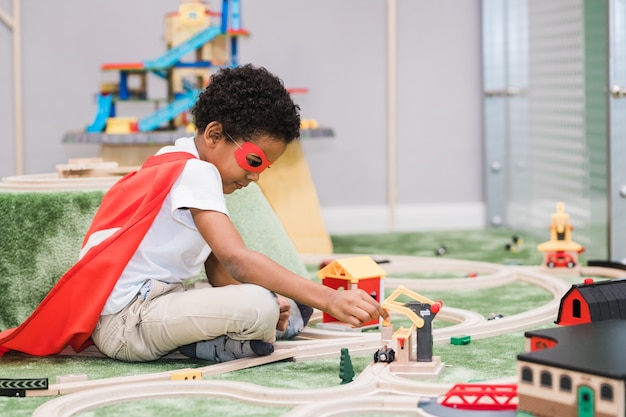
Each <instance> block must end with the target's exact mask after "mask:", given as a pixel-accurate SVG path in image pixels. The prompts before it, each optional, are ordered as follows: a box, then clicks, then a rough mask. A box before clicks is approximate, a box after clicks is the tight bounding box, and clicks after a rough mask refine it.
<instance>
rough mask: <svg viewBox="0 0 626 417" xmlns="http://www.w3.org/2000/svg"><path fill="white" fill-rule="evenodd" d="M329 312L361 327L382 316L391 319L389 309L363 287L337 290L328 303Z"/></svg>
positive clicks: (343, 320)
mask: <svg viewBox="0 0 626 417" xmlns="http://www.w3.org/2000/svg"><path fill="white" fill-rule="evenodd" d="M328 314H330V315H331V316H333V317H335V318H336V319H337V320H339V321H341V322H343V323H347V324H351V325H352V326H354V327H361V326H363V323H367V322H368V321H371V320H378V318H379V317H381V316H382V318H383V319H385V320H388V319H389V313H388V312H387V310H385V309H384V308H382V307H381V306H380V304H379V303H378V302H377V301H376V300H375V299H374V298H373V297H372V296H371V295H369V294H368V293H366V292H365V291H363V290H361V289H358V290H344V291H335V293H334V297H333V298H332V299H331V300H330V302H329V304H328Z"/></svg>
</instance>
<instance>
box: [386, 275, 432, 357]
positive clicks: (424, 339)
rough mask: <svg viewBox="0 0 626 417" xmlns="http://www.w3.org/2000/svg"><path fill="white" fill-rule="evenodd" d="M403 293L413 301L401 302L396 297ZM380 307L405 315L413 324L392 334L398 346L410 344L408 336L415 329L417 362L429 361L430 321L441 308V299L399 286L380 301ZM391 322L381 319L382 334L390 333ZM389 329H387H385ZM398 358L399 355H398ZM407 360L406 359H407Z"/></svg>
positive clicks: (430, 350)
mask: <svg viewBox="0 0 626 417" xmlns="http://www.w3.org/2000/svg"><path fill="white" fill-rule="evenodd" d="M402 295H405V296H407V297H410V298H412V299H413V300H414V301H410V302H408V303H401V302H399V301H397V299H398V298H399V297H400V296H402ZM381 305H382V307H383V308H384V309H386V310H390V311H395V312H398V313H401V314H404V315H405V316H407V317H408V318H409V319H410V320H411V322H412V323H413V326H412V327H411V328H410V329H405V328H403V327H401V328H400V329H398V331H396V333H395V334H394V335H393V338H394V339H396V340H398V344H399V346H400V347H401V348H402V349H404V343H405V342H408V346H409V347H410V346H411V343H410V338H411V335H412V334H413V331H414V330H415V331H416V332H417V352H416V358H417V361H418V362H431V361H432V357H433V337H432V321H433V319H434V318H435V315H437V313H438V312H439V311H440V310H441V307H442V305H443V303H442V302H441V301H432V300H430V299H428V298H426V297H424V296H422V295H420V294H418V293H416V292H414V291H411V290H409V289H408V288H406V287H403V286H400V287H398V288H396V290H395V291H394V292H393V293H392V294H391V295H390V296H389V297H387V298H386V299H385V301H383V302H382V304H381ZM390 328H391V322H390V321H388V320H384V321H383V329H382V334H383V337H384V335H385V334H389V333H390V330H392V329H390ZM386 329H389V330H386ZM398 359H400V356H399V357H398ZM407 361H408V360H407Z"/></svg>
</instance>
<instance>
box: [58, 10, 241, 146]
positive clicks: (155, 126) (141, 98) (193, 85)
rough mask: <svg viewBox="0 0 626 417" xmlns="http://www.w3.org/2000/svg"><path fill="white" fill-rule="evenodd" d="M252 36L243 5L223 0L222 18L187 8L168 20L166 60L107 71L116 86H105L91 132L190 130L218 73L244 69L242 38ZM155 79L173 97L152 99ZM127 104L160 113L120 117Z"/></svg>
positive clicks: (117, 65) (108, 67)
mask: <svg viewBox="0 0 626 417" xmlns="http://www.w3.org/2000/svg"><path fill="white" fill-rule="evenodd" d="M247 34H248V32H247V31H245V30H243V29H242V28H241V18H240V3H239V0H223V2H222V10H221V12H220V13H217V12H214V11H212V10H210V8H209V7H208V6H207V5H205V4H203V3H199V2H185V3H182V4H181V5H180V6H179V8H178V11H176V12H172V13H169V14H168V15H167V16H166V17H165V43H166V46H167V50H166V52H165V53H164V54H163V55H161V56H159V57H157V58H155V59H146V60H143V61H141V62H125V63H106V64H103V65H102V67H101V70H102V71H103V72H105V73H107V74H110V73H114V74H115V76H116V80H115V81H114V82H106V83H105V82H103V83H102V84H101V87H100V92H99V93H98V95H97V99H96V100H97V112H96V115H95V117H94V119H93V121H92V122H91V124H90V125H89V126H87V128H86V129H85V132H87V133H96V134H97V133H107V134H124V133H137V132H152V131H157V130H170V131H171V130H176V129H180V128H185V127H186V126H187V125H188V123H189V121H188V112H189V110H190V108H191V107H192V106H193V104H194V103H195V101H196V99H197V96H198V94H199V92H200V91H201V90H202V89H203V88H204V86H205V85H206V83H207V82H208V79H209V77H210V75H211V74H212V73H213V72H214V70H216V69H217V68H219V67H222V66H226V65H229V66H236V65H238V58H237V53H238V51H237V41H238V37H239V36H242V35H243V36H245V35H247ZM150 74H153V75H156V76H157V77H158V78H160V79H162V80H164V81H165V82H166V84H167V97H165V98H161V99H151V98H150V97H149V95H148V75H150ZM151 78H153V77H151ZM122 102H132V103H134V104H137V103H141V102H143V103H146V102H153V103H155V106H156V110H154V111H153V112H152V113H150V114H148V115H146V116H143V117H141V118H137V117H118V116H117V105H118V104H120V103H122ZM66 141H67V138H66Z"/></svg>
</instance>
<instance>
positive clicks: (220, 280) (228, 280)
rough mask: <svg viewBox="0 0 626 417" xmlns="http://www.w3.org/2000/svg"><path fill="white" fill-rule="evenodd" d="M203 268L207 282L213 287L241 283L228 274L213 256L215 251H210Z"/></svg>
mask: <svg viewBox="0 0 626 417" xmlns="http://www.w3.org/2000/svg"><path fill="white" fill-rule="evenodd" d="M204 270H205V272H206V277H207V279H208V280H209V283H210V284H211V285H212V286H214V287H224V286H226V285H236V284H241V282H239V281H237V280H236V279H235V278H233V277H231V276H230V274H229V273H228V271H227V270H226V268H224V266H223V265H222V263H221V262H220V261H219V260H218V259H217V257H216V256H215V252H211V254H210V255H209V257H208V258H207V260H206V261H205V262H204Z"/></svg>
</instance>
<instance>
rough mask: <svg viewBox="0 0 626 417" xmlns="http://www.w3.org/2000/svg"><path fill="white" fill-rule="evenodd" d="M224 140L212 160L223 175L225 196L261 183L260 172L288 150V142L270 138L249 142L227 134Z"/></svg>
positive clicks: (264, 137)
mask: <svg viewBox="0 0 626 417" xmlns="http://www.w3.org/2000/svg"><path fill="white" fill-rule="evenodd" d="M224 139H225V140H220V141H219V143H218V144H217V146H216V151H217V152H216V155H215V156H216V158H214V160H211V161H210V162H212V163H213V164H214V165H215V166H216V167H217V169H218V171H219V172H220V175H221V176H222V188H223V190H224V194H230V193H232V192H234V191H235V190H239V189H240V188H243V187H246V186H247V185H248V184H250V183H251V182H253V181H258V179H259V175H260V174H261V171H263V170H264V169H266V168H268V167H269V165H270V164H271V163H273V162H274V161H276V160H277V159H278V158H279V157H280V156H281V155H282V154H283V153H284V152H285V149H286V148H287V144H286V143H285V142H283V141H282V140H280V139H276V138H273V137H271V136H259V137H257V138H255V139H253V140H251V141H249V142H243V141H242V140H237V139H235V138H233V139H231V138H228V136H226V135H224ZM212 159H213V158H212Z"/></svg>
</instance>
